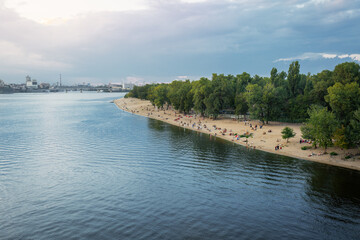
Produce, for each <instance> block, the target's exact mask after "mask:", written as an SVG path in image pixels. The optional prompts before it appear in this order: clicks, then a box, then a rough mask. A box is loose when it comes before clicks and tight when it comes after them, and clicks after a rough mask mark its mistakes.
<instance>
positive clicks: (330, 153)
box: [330, 152, 339, 156]
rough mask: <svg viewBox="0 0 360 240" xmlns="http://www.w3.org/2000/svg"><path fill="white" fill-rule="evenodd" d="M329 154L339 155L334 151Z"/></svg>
mask: <svg viewBox="0 0 360 240" xmlns="http://www.w3.org/2000/svg"><path fill="white" fill-rule="evenodd" d="M330 155H331V156H336V155H339V154H337V153H336V152H331V153H330Z"/></svg>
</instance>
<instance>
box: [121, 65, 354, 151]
mask: <svg viewBox="0 0 360 240" xmlns="http://www.w3.org/2000/svg"><path fill="white" fill-rule="evenodd" d="M359 84H360V65H359V64H357V63H355V62H347V63H341V64H338V65H337V66H336V67H335V68H334V70H333V71H330V70H324V71H322V72H320V73H317V74H314V75H311V74H310V73H308V74H302V73H300V64H299V62H297V61H296V62H292V63H291V64H290V66H289V69H288V72H287V73H286V72H284V71H281V72H279V71H278V70H277V69H276V68H273V69H271V72H270V76H269V77H262V76H259V75H254V76H251V75H250V74H249V73H246V72H243V73H241V74H238V75H236V76H233V75H224V74H213V75H212V77H211V79H208V78H200V79H199V80H197V81H190V80H186V81H179V80H175V81H173V82H172V83H170V84H147V85H145V86H135V87H134V89H133V90H132V91H130V92H129V93H128V94H127V95H126V96H125V97H134V98H140V99H147V100H150V101H151V103H152V104H153V105H154V106H157V107H158V108H164V107H165V106H166V107H168V106H169V105H171V106H172V107H173V108H174V109H176V110H178V111H180V112H184V113H188V112H190V111H192V110H193V111H195V112H196V113H197V114H200V115H201V116H208V117H213V118H217V117H218V116H219V115H220V114H221V113H222V112H225V111H226V112H234V113H235V114H237V115H244V116H245V117H248V116H249V115H250V117H251V118H253V119H258V120H261V121H263V122H264V123H265V122H266V123H267V122H268V121H287V122H305V124H304V125H303V126H302V127H301V132H302V137H303V138H304V139H309V140H312V142H313V145H314V146H315V147H317V146H318V145H319V146H322V147H324V148H325V149H326V148H327V147H328V146H330V145H332V142H333V140H334V143H335V145H337V146H339V147H342V148H346V147H353V146H357V147H360V87H359ZM312 105H317V107H311V106H312ZM339 126H341V127H339Z"/></svg>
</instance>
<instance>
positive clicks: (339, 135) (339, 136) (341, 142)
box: [333, 125, 349, 149]
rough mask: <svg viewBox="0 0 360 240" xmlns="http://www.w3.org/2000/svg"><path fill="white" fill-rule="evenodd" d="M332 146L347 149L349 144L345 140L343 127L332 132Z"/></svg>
mask: <svg viewBox="0 0 360 240" xmlns="http://www.w3.org/2000/svg"><path fill="white" fill-rule="evenodd" d="M333 138H334V145H335V146H337V147H340V148H346V149H347V148H349V142H348V141H347V139H346V129H345V127H344V125H342V126H341V127H340V128H337V129H336V130H335V132H334V136H333Z"/></svg>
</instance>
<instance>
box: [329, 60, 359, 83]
mask: <svg viewBox="0 0 360 240" xmlns="http://www.w3.org/2000/svg"><path fill="white" fill-rule="evenodd" d="M333 79H334V81H335V82H339V83H342V84H347V83H352V82H357V83H359V84H360V65H359V64H357V63H354V62H345V63H341V64H338V65H336V67H335V69H334V75H333Z"/></svg>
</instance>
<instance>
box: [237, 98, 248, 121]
mask: <svg viewBox="0 0 360 240" xmlns="http://www.w3.org/2000/svg"><path fill="white" fill-rule="evenodd" d="M248 110H249V105H248V103H247V102H246V94H245V93H240V94H237V95H236V97H235V114H236V115H244V116H246V114H247V112H248Z"/></svg>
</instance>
